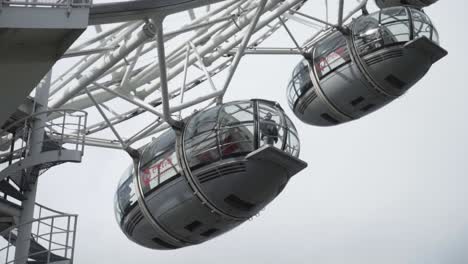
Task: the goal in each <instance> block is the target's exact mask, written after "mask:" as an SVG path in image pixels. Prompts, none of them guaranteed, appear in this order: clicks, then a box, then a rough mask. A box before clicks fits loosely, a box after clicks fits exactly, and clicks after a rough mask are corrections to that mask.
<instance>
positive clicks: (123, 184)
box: [114, 165, 137, 223]
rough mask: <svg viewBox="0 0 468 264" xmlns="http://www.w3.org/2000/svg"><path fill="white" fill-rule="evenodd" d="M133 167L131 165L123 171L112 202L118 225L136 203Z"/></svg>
mask: <svg viewBox="0 0 468 264" xmlns="http://www.w3.org/2000/svg"><path fill="white" fill-rule="evenodd" d="M133 174H134V167H133V165H131V166H130V167H129V168H127V170H125V172H124V174H123V175H122V178H121V179H120V183H119V185H118V187H117V193H116V195H115V200H114V203H115V204H114V209H115V215H116V218H117V221H118V222H119V223H120V221H121V219H122V217H123V216H125V215H126V214H128V212H129V211H130V210H131V208H132V207H133V205H134V204H135V203H136V201H137V197H136V193H135V188H134V184H133Z"/></svg>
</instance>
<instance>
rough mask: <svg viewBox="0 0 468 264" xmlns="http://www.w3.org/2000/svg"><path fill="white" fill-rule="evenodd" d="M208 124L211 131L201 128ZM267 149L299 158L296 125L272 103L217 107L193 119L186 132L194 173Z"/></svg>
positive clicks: (259, 102)
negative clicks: (212, 165) (205, 167)
mask: <svg viewBox="0 0 468 264" xmlns="http://www.w3.org/2000/svg"><path fill="white" fill-rule="evenodd" d="M205 119H206V120H205ZM207 120H208V121H207ZM215 120H216V121H215ZM206 123H210V125H209V127H210V128H211V130H207V129H200V128H199V127H205V128H206V127H208V126H206ZM290 134H291V136H289V135H290ZM264 145H271V146H274V147H276V148H278V149H281V150H284V151H287V152H288V153H290V154H292V155H295V156H297V155H298V154H299V140H298V137H297V131H296V129H295V127H294V125H292V122H291V120H289V119H288V118H287V117H286V116H285V114H284V112H283V110H282V109H281V108H280V107H279V106H278V105H276V104H275V103H273V102H269V101H263V100H252V101H240V102H233V103H228V104H224V105H222V106H217V107H215V108H212V109H210V110H208V111H205V112H200V113H198V114H196V115H195V116H194V117H192V119H190V120H189V122H188V124H187V127H186V130H185V131H184V148H185V156H186V159H187V161H188V163H189V166H190V168H191V169H192V170H194V169H197V168H199V167H202V166H205V165H208V164H211V163H213V162H217V161H219V160H222V159H228V158H233V157H240V156H245V155H247V154H249V153H250V152H252V151H254V150H255V149H257V148H259V147H261V146H264Z"/></svg>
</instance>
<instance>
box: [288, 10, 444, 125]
mask: <svg viewBox="0 0 468 264" xmlns="http://www.w3.org/2000/svg"><path fill="white" fill-rule="evenodd" d="M438 42H439V36H438V33H437V30H436V29H435V28H434V26H433V25H432V23H431V21H430V19H429V17H428V16H427V15H426V14H425V13H423V12H422V11H420V10H417V9H415V8H410V7H391V8H386V9H383V10H381V11H379V12H376V13H373V14H370V15H365V16H361V17H359V18H358V19H356V20H355V21H353V22H352V23H351V24H350V25H349V33H348V34H343V33H342V32H340V31H337V30H332V31H330V32H327V33H326V34H324V36H323V37H322V38H321V39H319V40H318V41H317V42H316V43H315V44H314V46H313V47H312V48H311V49H310V50H309V51H308V54H306V56H305V57H306V58H307V59H304V60H303V61H301V63H299V65H298V66H297V67H296V68H295V69H294V71H293V76H292V79H291V81H290V83H289V84H288V89H287V96H288V102H289V105H290V107H291V109H292V110H293V111H294V113H295V115H296V116H297V117H298V118H299V119H300V120H302V121H303V122H305V123H307V124H311V125H316V126H332V125H337V124H342V123H345V122H348V121H351V120H355V119H358V118H361V117H363V116H365V115H367V114H369V113H371V112H373V111H375V110H377V109H379V108H381V107H383V106H384V105H386V104H387V103H389V102H391V101H392V100H394V99H396V98H398V97H399V96H401V95H402V94H404V93H405V92H406V91H407V90H408V89H409V88H410V87H412V86H413V85H414V84H415V83H416V82H417V81H419V80H420V79H421V78H422V77H423V76H424V75H425V74H426V72H427V71H428V70H429V68H430V67H431V66H432V64H434V63H435V62H436V61H438V60H439V59H441V58H442V57H444V56H445V55H447V51H445V50H444V49H443V48H441V47H440V46H439V45H438Z"/></svg>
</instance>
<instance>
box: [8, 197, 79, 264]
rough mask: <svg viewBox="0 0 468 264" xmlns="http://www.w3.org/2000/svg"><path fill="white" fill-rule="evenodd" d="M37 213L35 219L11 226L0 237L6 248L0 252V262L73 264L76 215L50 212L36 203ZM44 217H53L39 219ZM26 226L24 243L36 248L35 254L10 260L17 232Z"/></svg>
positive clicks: (17, 241)
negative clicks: (28, 229) (28, 232)
mask: <svg viewBox="0 0 468 264" xmlns="http://www.w3.org/2000/svg"><path fill="white" fill-rule="evenodd" d="M36 206H37V207H38V208H39V210H37V211H36V213H37V214H39V216H38V217H36V218H34V219H32V220H30V221H27V222H24V223H21V224H19V225H16V226H11V227H9V228H8V229H6V230H4V231H3V232H2V233H1V235H2V236H3V237H4V238H5V239H6V240H7V245H6V246H5V247H3V248H0V254H2V255H0V258H1V257H5V263H16V262H17V261H20V260H25V259H36V258H38V259H41V260H42V259H45V258H47V261H46V263H50V262H51V261H56V260H57V259H63V260H68V261H70V263H73V257H74V248H75V238H76V226H77V219H78V215H77V214H68V213H64V212H61V211H58V210H54V209H51V208H49V207H46V206H43V205H41V204H38V203H36ZM44 213H53V214H54V215H47V216H42V214H44ZM25 225H30V226H31V227H32V231H33V232H32V233H31V236H30V237H29V238H28V239H27V240H31V243H33V242H34V243H35V244H37V245H39V246H40V248H36V249H37V251H34V252H31V251H30V252H29V254H28V255H27V256H22V257H19V258H18V259H14V254H13V253H12V252H14V251H13V249H12V248H13V247H15V246H16V245H17V243H19V242H23V241H20V240H18V238H19V237H18V233H17V232H18V229H19V228H20V227H22V226H25Z"/></svg>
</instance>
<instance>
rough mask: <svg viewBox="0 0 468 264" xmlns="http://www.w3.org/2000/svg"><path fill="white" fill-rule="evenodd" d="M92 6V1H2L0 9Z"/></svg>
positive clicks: (0, 1) (0, 0)
mask: <svg viewBox="0 0 468 264" xmlns="http://www.w3.org/2000/svg"><path fill="white" fill-rule="evenodd" d="M91 5H92V0H32V1H29V0H0V8H1V6H15V7H53V8H72V7H90V6H91Z"/></svg>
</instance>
